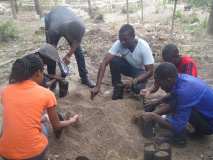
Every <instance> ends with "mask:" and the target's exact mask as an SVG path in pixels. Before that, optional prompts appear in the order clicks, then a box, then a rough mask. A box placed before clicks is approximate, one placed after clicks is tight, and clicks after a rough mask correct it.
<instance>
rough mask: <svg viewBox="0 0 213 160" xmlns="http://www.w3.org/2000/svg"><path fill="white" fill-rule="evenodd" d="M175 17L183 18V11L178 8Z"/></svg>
mask: <svg viewBox="0 0 213 160" xmlns="http://www.w3.org/2000/svg"><path fill="white" fill-rule="evenodd" d="M175 17H176V18H179V19H181V18H182V17H183V14H182V13H181V11H180V10H177V11H176V13H175Z"/></svg>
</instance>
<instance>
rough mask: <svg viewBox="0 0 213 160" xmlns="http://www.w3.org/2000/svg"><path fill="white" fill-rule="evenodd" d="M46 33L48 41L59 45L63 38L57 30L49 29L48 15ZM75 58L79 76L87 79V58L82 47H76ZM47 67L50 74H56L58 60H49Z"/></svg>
mask: <svg viewBox="0 0 213 160" xmlns="http://www.w3.org/2000/svg"><path fill="white" fill-rule="evenodd" d="M45 34H46V42H47V43H49V44H51V45H54V46H57V44H58V41H59V39H60V38H61V35H60V34H59V33H57V32H54V31H52V30H49V20H48V17H47V16H46V17H45ZM75 59H76V61H77V65H78V72H79V76H80V77H81V79H82V80H85V79H87V73H88V72H87V69H86V64H85V59H84V52H83V50H82V48H81V46H80V47H79V48H77V49H76V51H75ZM46 64H47V69H48V73H49V74H55V70H56V62H54V61H52V60H48V61H47V63H46Z"/></svg>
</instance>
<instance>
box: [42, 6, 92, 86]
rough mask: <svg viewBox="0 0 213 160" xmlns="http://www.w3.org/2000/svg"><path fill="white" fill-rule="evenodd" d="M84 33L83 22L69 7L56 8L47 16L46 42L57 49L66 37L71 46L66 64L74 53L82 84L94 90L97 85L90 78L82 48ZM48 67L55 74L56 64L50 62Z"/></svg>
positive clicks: (50, 72)
mask: <svg viewBox="0 0 213 160" xmlns="http://www.w3.org/2000/svg"><path fill="white" fill-rule="evenodd" d="M84 32H85V26H84V24H83V22H82V20H81V19H80V17H78V16H76V15H75V14H74V13H73V11H72V9H71V8H70V7H68V6H58V7H55V8H54V9H53V10H51V11H50V12H49V13H48V14H47V15H46V16H45V33H46V42H47V43H49V44H51V45H53V46H55V47H57V44H58V41H59V40H60V38H61V37H64V38H65V39H66V40H67V41H68V43H69V45H70V51H69V53H67V55H66V56H65V57H64V58H63V60H64V62H65V63H66V64H69V63H70V61H69V59H70V57H71V56H72V54H73V53H74V54H75V58H76V61H77V65H78V71H79V75H80V77H81V82H82V84H85V85H87V86H88V87H90V88H92V87H94V86H95V84H94V82H93V81H91V80H90V79H89V78H88V72H87V69H86V65H85V59H84V55H83V50H82V48H81V46H80V44H81V40H82V37H83V36H84ZM48 66H49V67H48V73H49V74H55V70H56V63H55V62H54V61H50V62H49V63H48Z"/></svg>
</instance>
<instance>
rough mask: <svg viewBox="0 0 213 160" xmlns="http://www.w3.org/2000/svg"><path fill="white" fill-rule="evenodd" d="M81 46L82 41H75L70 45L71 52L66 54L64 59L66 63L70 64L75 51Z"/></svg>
mask: <svg viewBox="0 0 213 160" xmlns="http://www.w3.org/2000/svg"><path fill="white" fill-rule="evenodd" d="M79 46H80V43H78V42H73V43H72V45H71V46H70V50H69V52H68V53H67V54H66V55H65V56H64V58H63V61H64V63H65V64H67V65H68V64H70V57H71V56H72V55H73V54H74V53H75V51H76V49H77V48H78V47H79Z"/></svg>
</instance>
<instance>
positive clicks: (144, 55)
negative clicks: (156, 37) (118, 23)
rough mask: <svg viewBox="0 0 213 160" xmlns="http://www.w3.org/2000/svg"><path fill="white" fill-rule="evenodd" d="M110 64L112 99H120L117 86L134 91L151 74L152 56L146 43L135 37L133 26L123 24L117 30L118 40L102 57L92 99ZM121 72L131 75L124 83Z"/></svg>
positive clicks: (137, 90)
mask: <svg viewBox="0 0 213 160" xmlns="http://www.w3.org/2000/svg"><path fill="white" fill-rule="evenodd" d="M108 64H109V65H110V71H111V75H112V85H113V87H114V90H113V95H112V99H113V100H116V99H121V98H122V93H120V92H119V91H118V88H119V87H118V86H125V87H126V88H131V89H132V90H133V91H134V92H135V93H137V94H138V93H139V92H140V89H143V88H144V87H145V82H146V81H147V79H148V78H150V77H151V76H152V74H153V68H154V67H153V64H154V58H153V55H152V51H151V49H150V47H149V45H148V43H147V42H146V41H144V40H142V39H139V38H136V37H135V31H134V28H133V26H131V25H130V24H125V25H123V26H122V27H121V29H120V30H119V40H117V41H116V42H115V43H114V44H113V46H112V48H111V49H110V50H109V53H108V54H107V55H106V56H105V58H104V59H103V61H102V63H101V65H100V68H99V72H98V76H97V83H96V86H95V88H93V89H92V90H91V98H92V99H93V98H94V97H95V96H96V95H97V94H98V92H99V91H100V87H101V82H102V79H103V76H104V72H105V69H106V66H107V65H108ZM121 74H123V75H126V76H129V77H132V80H130V81H129V82H127V83H126V84H124V85H123V84H122V82H121Z"/></svg>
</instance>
